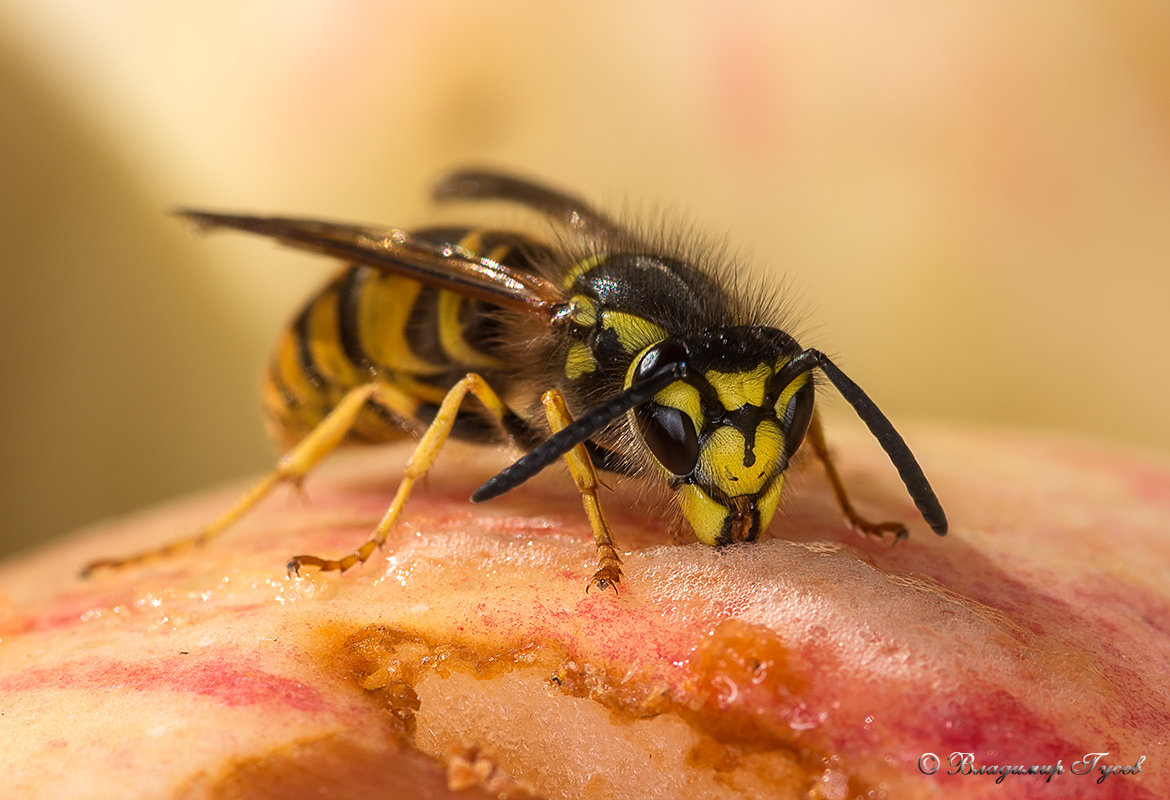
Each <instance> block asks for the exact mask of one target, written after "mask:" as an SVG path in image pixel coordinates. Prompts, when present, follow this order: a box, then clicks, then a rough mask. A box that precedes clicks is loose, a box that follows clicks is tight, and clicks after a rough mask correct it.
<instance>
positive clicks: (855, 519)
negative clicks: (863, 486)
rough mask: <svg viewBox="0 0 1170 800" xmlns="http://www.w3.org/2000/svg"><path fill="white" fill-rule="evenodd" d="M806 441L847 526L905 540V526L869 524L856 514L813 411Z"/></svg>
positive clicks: (819, 417) (884, 523) (868, 532)
mask: <svg viewBox="0 0 1170 800" xmlns="http://www.w3.org/2000/svg"><path fill="white" fill-rule="evenodd" d="M808 441H809V444H811V445H812V448H813V452H814V453H816V456H817V458H818V459H820V462H821V463H822V464H824V466H825V474H826V475H828V477H829V484H830V485H831V486H832V487H833V494H834V495H836V497H837V505H839V506H840V507H841V512H842V513H843V514H845V518H846V519H847V520H849V525H850V526H851V527H852V528H853V529H854V530H855V531H858V532H859V533H863V534H866V535H868V536H876V537H878V538H881V537H882V536H883V535H884V534H887V533H892V534H894V540H895V541H897V540H898V539H905V538H906V536H907V533H906V526H905V525H903V524H902V523H901V522H893V521H889V522H870V521H869V520H867V519H866V518H865V517H863V516H861V514H859V513H857V509H855V508H854V507H853V504H852V503H851V502H849V495H848V494H846V493H845V484H844V483H843V482H842V481H841V475H840V474H839V473H838V472H837V467H836V465H835V464H833V459H832V457H831V456H830V455H829V446H828V444H827V443H826V442H825V430H824V428H823V427H822V426H821V415H820V414H819V413H818V412H815V411H814V412H813V416H812V421H811V422H810V424H809V426H808Z"/></svg>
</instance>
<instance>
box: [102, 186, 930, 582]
mask: <svg viewBox="0 0 1170 800" xmlns="http://www.w3.org/2000/svg"><path fill="white" fill-rule="evenodd" d="M434 196H435V198H436V199H437V200H439V201H456V200H458V201H471V202H486V201H493V202H497V203H511V204H515V205H517V206H520V207H524V208H527V209H528V210H529V211H531V212H535V213H536V214H538V215H540V216H541V217H543V218H544V219H545V220H546V221H547V223H548V233H547V235H546V236H544V237H543V238H541V237H537V236H535V235H532V234H530V233H521V232H517V231H514V230H511V229H509V228H504V227H500V228H495V227H461V228H455V227H435V228H427V229H420V230H403V229H399V228H384V227H366V226H359V225H348V224H337V223H332V222H322V221H317V220H310V219H290V218H274V217H257V216H241V215H235V214H220V213H211V212H206V211H181V212H179V214H180V216H182V217H185V218H187V219H188V220H190V221H191V222H192V223H193V224H194V225H195V226H197V227H199V228H231V229H237V230H241V231H246V232H249V233H254V234H259V235H262V236H267V237H270V238H272V239H275V240H277V241H278V242H281V243H283V244H285V245H289V246H291V247H295V248H300V249H304V250H310V251H315V252H317V253H321V254H324V255H327V256H332V257H335V258H339V259H342V260H343V261H344V262H345V264H346V266H345V267H344V268H343V269H342V270H341V271H340V273H339V274H338V275H336V277H334V278H333V279H332V280H331V281H330V282H329V283H328V284H327V285H326V286H325V287H324V288H323V289H322V290H321V291H320V292H318V293H317V294H316V296H314V297H313V298H312V299H310V300H309V301H308V303H306V304H305V306H304V307H303V308H302V309H301V311H300V312H299V313H298V314H297V315H296V317H295V318H294V320H293V322H292V324H291V325H290V326H289V327H288V328H287V330H285V331H284V333H283V335H282V337H281V339H280V341H279V343H278V345H277V347H276V350H275V354H274V355H273V358H272V360H271V363H270V365H269V368H268V371H267V374H266V379H265V383H264V402H265V408H266V412H267V419H268V423H269V427H270V429H271V431H272V432H273V433H274V434H275V436H276V438H277V439H279V440H280V441H281V442H283V443H284V444H285V445H286V446H287V447H288V448H289V449H288V450H287V451H286V453H285V455H284V456H283V457H282V458H281V459H280V461H279V463H278V464H277V466H276V468H275V469H274V470H273V471H272V472H270V473H269V474H268V475H266V476H265V477H264V478H263V479H262V480H260V482H259V483H257V484H256V485H255V486H254V487H253V488H252V489H251V490H250V491H248V492H247V493H246V494H244V496H243V497H241V498H240V500H239V501H238V502H237V503H236V504H235V505H234V506H233V507H232V508H230V509H229V510H227V511H226V512H225V513H224V514H223V515H222V516H220V517H219V518H218V519H216V520H215V521H213V522H212V523H211V524H210V525H208V526H207V527H205V528H204V529H203V530H201V531H200V532H198V533H197V534H196V535H194V536H190V537H187V538H185V539H181V540H178V541H176V542H173V543H171V544H168V545H164V546H163V547H160V548H157V549H155V550H152V551H149V552H144V553H139V554H136V555H132V556H129V557H124V558H116V559H103V560H100V561H95V562H93V563H91V564H90V565H89V566H88V567H87V570H86V571H87V572H88V571H92V570H93V569H95V568H98V567H116V566H122V565H125V564H129V563H134V562H137V561H142V560H145V559H147V558H150V557H154V556H159V555H164V554H167V553H170V552H173V551H175V550H178V549H181V548H184V547H188V546H192V545H195V544H199V543H202V542H206V541H207V540H209V539H212V538H213V537H215V536H218V535H219V534H221V533H222V532H223V531H224V530H226V529H227V528H229V527H230V526H231V525H232V524H233V523H234V522H235V521H236V520H238V519H239V518H240V517H241V516H243V515H244V514H245V513H246V512H247V511H248V510H249V509H251V508H252V507H253V506H254V505H255V504H256V503H257V502H258V501H259V500H260V499H261V498H263V497H264V496H265V495H266V494H268V492H269V491H271V490H272V488H273V487H275V486H277V485H279V484H281V483H286V482H291V483H298V482H299V481H301V480H302V479H303V478H304V477H305V475H306V474H308V472H309V471H310V470H311V469H312V467H313V466H314V465H315V464H316V463H317V462H318V461H319V460H320V459H321V458H322V457H323V456H325V455H326V454H328V453H329V452H331V451H332V450H333V449H334V448H335V447H337V446H338V445H341V444H343V443H350V442H372V443H378V442H386V441H389V440H392V439H396V438H399V437H401V436H403V435H404V434H414V435H415V436H416V437H417V438H418V444H417V445H416V448H415V450H414V453H413V455H412V457H411V458H410V460H409V462H408V464H407V467H406V471H405V475H404V476H403V478H402V481H401V483H400V484H399V486H398V489H397V492H396V493H395V496H394V498H393V500H392V502H391V504H390V507H389V509H388V510H387V512H386V514H385V515H384V516H383V517H382V519H381V521H380V522H379V523H378V525H377V527H376V528H375V529H374V531H373V532H372V533H371V534H370V536H369V538H368V539H367V540H366V541H365V542H364V543H362V544H361V545H360V546H359V547H357V548H356V549H355V550H354V551H353V552H352V553H350V554H348V555H345V556H343V557H340V558H323V557H319V556H314V555H299V556H295V557H293V558H292V559H291V561H290V562H289V564H288V568H289V570H290V572H293V573H295V572H297V571H299V570H300V569H302V568H305V567H316V568H318V569H320V570H323V571H329V570H342V571H344V570H346V569H349V568H350V567H353V566H355V565H357V564H360V563H362V562H365V561H366V560H367V559H369V558H370V556H371V555H372V554H373V553H374V551H375V550H376V549H378V548H379V547H380V546H381V545H382V543H383V542H384V541H385V539H386V537H387V535H388V534H389V532H390V531H391V530H392V529H393V528H394V525H395V523H396V521H397V520H398V519H399V517H400V515H401V513H402V510H403V507H404V506H405V504H406V501H407V498H408V497H409V495H410V492H411V489H412V487H413V486H414V485H415V484H416V483H417V482H418V481H419V480H420V479H421V478H422V477H423V475H425V474H426V472H427V470H428V469H429V468H430V467H431V466H432V464H433V463H434V461H435V459H436V456H437V455H438V453H439V451H440V449H441V448H442V446H443V443H444V442H445V441H446V440H447V439H448V438H449V437H452V436H454V437H456V438H457V439H464V440H472V441H479V442H486V443H495V444H509V445H512V446H514V447H515V448H517V449H518V450H520V451H523V452H524V455H523V456H522V457H520V458H519V459H518V460H517V461H515V462H514V463H512V464H511V465H510V466H508V467H507V468H506V469H504V470H503V471H501V472H500V473H499V474H497V475H495V476H493V477H492V478H490V479H489V480H488V481H487V482H486V483H484V484H483V485H482V486H480V487H479V488H478V489H477V490H476V491H475V492H474V494H473V495H472V497H471V500H472V501H473V502H483V501H486V500H490V499H492V498H495V497H498V496H500V495H502V494H504V493H505V492H508V491H510V490H511V489H514V488H516V487H517V486H519V485H521V484H523V483H524V482H525V481H527V480H528V479H529V478H531V477H532V476H533V475H535V474H536V473H538V472H540V471H541V470H542V469H544V468H545V467H547V466H548V465H550V464H552V463H553V462H554V461H557V460H559V459H561V458H564V459H565V461H566V462H567V464H568V467H569V472H570V475H571V476H572V479H573V481H574V483H575V484H576V487H577V489H578V491H579V492H580V494H581V498H582V502H583V504H584V507H585V513H586V515H587V517H588V519H589V524H590V527H591V529H592V532H593V535H594V538H595V540H596V545H597V559H598V569H597V571H596V572H595V573H594V575H593V576H592V578H591V579H590V581H589V583H588V584H587V585H586V589H587V590H588V588H589V587H590V586H597V587H599V588H601V589H604V588H609V587H613V588H615V589H616V586H617V584H618V582H619V581H620V580H621V574H622V573H621V559H620V557H619V555H618V550H617V548H616V546H615V544H614V538H613V534H612V532H611V530H610V526H609V524H608V522H607V521H606V518H605V514H604V512H603V510H602V506H601V503H600V501H599V498H598V491H597V490H598V486H599V481H598V478H597V471H596V470H597V469H598V468H600V469H601V470H604V471H606V472H612V473H617V474H622V475H635V476H644V477H648V478H649V479H656V480H657V481H659V482H662V483H664V484H665V486H666V487H668V490H669V492H671V493H672V494H673V498H674V502H675V503H676V504H677V508H678V510H679V511H680V512H681V515H682V517H683V518H684V519H685V520H686V522H687V523H688V524H689V527H690V529H691V530H692V531H693V532H694V535H695V537H696V538H697V539H698V540H699V541H700V542H702V543H704V544H707V545H712V546H715V547H722V546H725V545H729V544H731V543H733V542H752V541H755V540H756V539H757V537H759V535H760V533H761V532H762V531H764V530H765V529H767V528H768V525H769V523H770V522H771V520H772V517H773V515H774V513H775V511H776V508H777V506H778V504H779V501H780V496H781V492H782V490H783V487H784V481H785V476H786V474H787V472H788V468H789V464H790V463H791V461H792V459H793V456H794V455H795V454H796V452H797V450H798V449H799V448H800V446H801V444H802V443H803V442H804V441H805V440H806V439H807V440H808V442H809V444H810V446H811V448H812V451H813V453H814V454H815V455H816V457H817V458H818V459H819V460H820V462H821V463H822V464H823V466H824V468H825V471H826V474H827V476H828V480H829V482H830V483H831V485H832V488H833V491H834V494H835V496H836V499H837V501H838V504H839V505H840V507H841V510H842V511H843V513H844V515H845V517H846V519H847V520H848V521H849V523H850V524H851V525H852V526H853V527H854V528H855V529H856V530H858V531H860V532H862V533H864V534H869V535H873V536H878V537H881V536H883V535H885V534H890V535H892V536H893V537H895V539H899V538H904V537H905V536H906V535H907V534H906V527H905V526H904V525H903V524H901V523H899V522H879V523H874V522H870V521H868V520H866V519H865V518H863V517H862V516H861V515H860V514H859V513H858V512H857V511H856V510H855V509H854V507H853V506H852V504H851V503H850V501H849V499H848V496H847V494H846V492H845V488H844V485H843V483H842V481H841V477H840V475H839V473H838V472H837V469H836V467H835V465H834V463H833V460H832V459H831V457H830V455H829V450H828V447H827V445H826V441H825V436H824V431H823V428H822V424H821V420H820V416H819V415H818V412H817V411H816V409H815V397H816V393H815V389H816V380H815V377H816V375H817V374H819V375H821V376H823V377H824V378H826V379H827V380H828V382H829V383H830V384H831V385H832V386H833V388H835V389H836V390H837V391H838V392H839V393H840V394H841V395H842V396H843V397H844V399H845V400H846V401H848V403H849V404H850V405H851V406H852V407H853V409H854V411H856V412H857V414H858V416H859V417H860V418H861V420H862V422H864V423H865V425H866V426H867V427H868V428H869V430H870V432H871V433H872V434H873V436H874V437H876V439H877V441H878V442H879V443H880V444H881V446H882V448H883V449H884V450H885V452H886V454H887V456H888V457H889V458H890V461H891V462H892V463H893V466H894V467H895V468H896V469H897V471H898V474H899V476H900V477H901V479H902V482H903V483H904V484H905V487H906V489H907V491H908V492H909V494H910V497H911V498H912V499H913V501H914V503H915V505H916V506H917V508H918V510H919V512H920V513H921V514H922V517H923V518H924V520H925V521H926V522H927V524H928V525H929V526H930V527H931V529H932V530H934V532H935V533H937V534H939V535H943V534H945V533H946V531H947V520H946V515H945V513H944V512H943V509H942V506H941V505H940V503H939V501H938V499H937V497H936V496H935V493H934V491H933V490H932V488H931V486H930V483H929V482H928V481H927V479H926V476H925V475H924V474H923V472H922V469H921V468H920V467H919V465H918V462H917V461H916V460H915V458H914V455H913V454H912V453H911V451H910V449H909V448H908V447H907V445H906V443H905V441H904V440H903V439H902V437H901V436H900V435H899V434H898V432H897V431H896V430H895V429H894V427H893V425H892V424H891V423H890V421H889V420H888V419H887V418H886V416H885V415H884V414H883V413H882V412H881V411H880V410H879V409H878V407H877V406H876V405H875V404H874V403H873V401H872V400H870V398H869V397H868V395H866V394H865V392H864V391H862V389H861V388H860V387H859V386H858V385H857V384H856V383H854V382H853V381H852V380H851V379H850V378H849V377H848V376H847V375H846V374H845V373H844V372H842V371H841V369H840V368H838V367H837V366H836V365H835V364H834V363H833V361H832V360H830V359H829V357H828V356H826V355H825V354H824V353H822V352H820V351H819V350H815V349H806V348H803V347H801V346H800V345H799V344H797V342H796V341H795V339H794V338H793V337H792V336H790V335H789V334H788V333H786V332H785V331H783V330H781V329H780V327H777V326H776V324H775V322H774V321H773V320H770V319H768V318H767V317H766V315H762V314H761V313H760V311H759V308H758V306H759V303H753V302H752V298H751V297H750V296H748V293H747V292H744V291H742V290H740V289H738V288H736V287H735V286H734V285H733V282H732V281H730V280H729V279H728V277H727V275H726V273H725V272H722V271H720V269H719V268H718V267H714V266H712V265H710V264H708V263H706V262H705V261H704V260H703V259H701V258H694V257H688V251H687V249H686V248H685V247H684V246H682V245H679V244H677V243H675V244H672V243H671V242H669V241H666V242H660V241H652V240H651V238H650V237H648V236H644V235H641V234H639V233H638V232H636V231H635V230H634V229H633V228H631V227H629V226H626V225H623V224H619V223H618V222H616V221H615V220H614V219H612V218H611V217H609V216H608V215H606V214H604V213H602V212H600V211H598V210H596V209H594V208H593V207H592V206H591V205H589V204H588V203H586V202H584V201H583V200H581V199H579V198H577V197H575V196H573V195H570V194H566V193H563V192H560V191H557V190H555V189H551V188H548V187H545V186H542V185H540V184H537V183H534V182H531V181H527V180H524V179H520V178H517V177H513V176H510V175H504V174H499V173H496V172H489V171H479V170H464V171H457V172H454V173H452V174H449V175H447V176H446V177H445V178H443V179H442V180H440V181H439V183H438V184H437V185H436V188H435V191H434Z"/></svg>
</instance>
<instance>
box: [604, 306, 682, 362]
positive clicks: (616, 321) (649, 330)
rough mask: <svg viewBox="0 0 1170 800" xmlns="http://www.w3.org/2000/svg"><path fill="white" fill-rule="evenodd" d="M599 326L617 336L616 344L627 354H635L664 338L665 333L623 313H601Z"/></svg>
mask: <svg viewBox="0 0 1170 800" xmlns="http://www.w3.org/2000/svg"><path fill="white" fill-rule="evenodd" d="M601 325H602V327H603V328H607V329H609V330H612V331H613V332H614V333H616V334H617V338H618V344H620V345H621V347H622V349H623V350H625V351H626V352H627V353H637V352H639V351H641V350H643V349H645V348H646V347H649V346H650V345H652V344H657V343H658V342H660V341H662V340H663V339H665V338H666V331H664V330H662V328H660V327H658V326H657V325H655V324H654V323H653V322H651V321H650V320H648V319H646V318H645V317H639V316H638V315H637V314H627V313H626V312H625V311H604V312H602V315H601Z"/></svg>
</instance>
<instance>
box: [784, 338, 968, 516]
mask: <svg viewBox="0 0 1170 800" xmlns="http://www.w3.org/2000/svg"><path fill="white" fill-rule="evenodd" d="M798 360H799V361H800V362H801V366H803V367H804V369H812V368H813V367H819V368H820V370H821V372H823V373H825V376H826V377H828V379H829V381H830V382H831V383H832V384H833V386H835V387H836V389H837V391H838V392H840V393H841V396H842V397H844V398H845V399H846V400H847V401H849V405H851V406H853V410H854V411H856V412H857V416H859V417H861V421H862V422H864V423H865V427H867V428H869V432H870V433H872V434H873V436H874V438H875V439H877V440H878V444H880V445H881V446H882V449H883V450H885V451H886V455H887V456H889V458H890V462H891V463H892V464H893V465H894V468H895V469H897V470H898V476H899V477H900V478H901V479H902V483H903V484H905V486H906V491H908V492H909V493H910V498H911V499H912V500H913V501H914V505H916V506H918V511H919V513H920V514H922V518H923V519H924V520H926V524H927V525H929V526H930V529H931V530H932V531H934V532H935V533H937V534H938V535H939V536H945V535H946V532H947V515H946V512H944V511H943V508H942V504H941V503H939V501H938V497H936V496H935V494H934V489H932V488H931V486H930V481H928V480H927V479H926V475H925V474H923V472H922V467H920V466H918V461H917V459H915V458H914V454H913V453H911V452H910V448H909V447H908V446H907V445H906V440H905V439H903V438H902V435H901V434H900V433H898V432H897V431H896V430H894V426H893V424H892V423H891V422H890V421H889V419H887V418H886V415H885V414H883V413H882V412H881V409H879V408H878V407H877V405H876V404H875V403H874V402H873V401H872V400H870V399H869V395H867V394H866V393H865V392H864V391H862V389H861V387H860V386H858V385H857V384H856V383H854V382H853V381H852V380H851V379H850V378H849V376H848V375H846V374H845V373H844V372H842V371H841V369H840V367H838V366H837V365H836V364H834V363H833V362H832V361H830V360H829V357H828V356H826V355H825V354H824V353H822V352H820V351H819V350H811V349H810V350H805V351H804V352H802V353H801V354H800V355H798V356H796V357H795V358H793V359H792V361H790V362H789V364H787V365H785V370H784V371H787V368H788V366H789V365H791V364H793V362H796V361H798ZM801 371H803V370H801Z"/></svg>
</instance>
